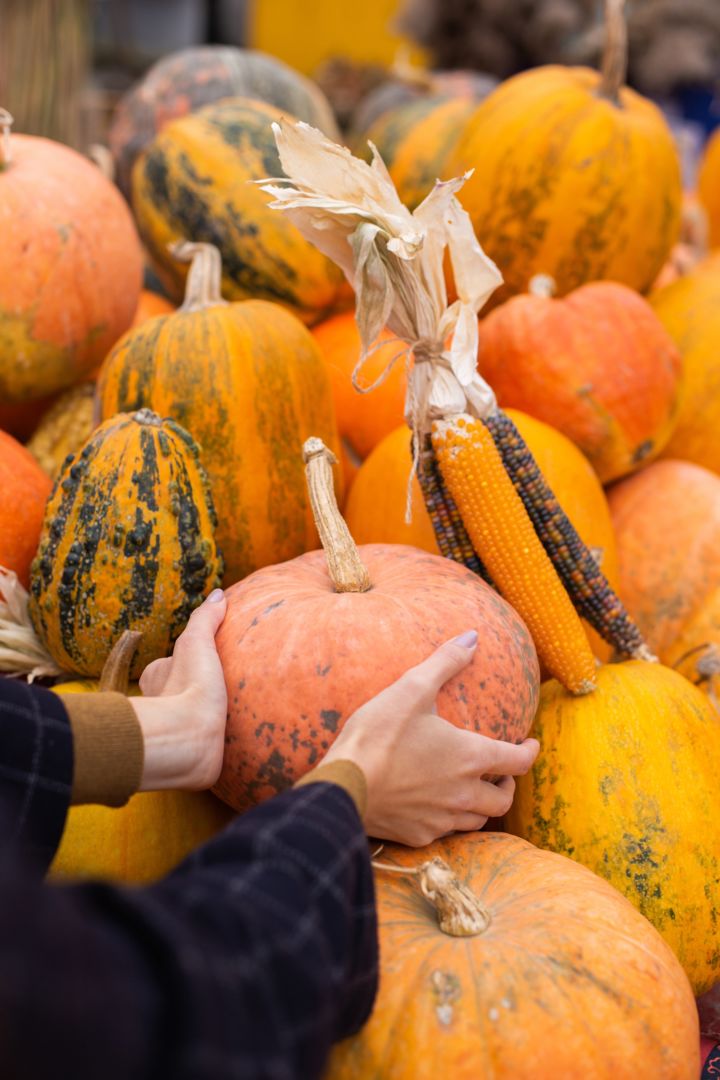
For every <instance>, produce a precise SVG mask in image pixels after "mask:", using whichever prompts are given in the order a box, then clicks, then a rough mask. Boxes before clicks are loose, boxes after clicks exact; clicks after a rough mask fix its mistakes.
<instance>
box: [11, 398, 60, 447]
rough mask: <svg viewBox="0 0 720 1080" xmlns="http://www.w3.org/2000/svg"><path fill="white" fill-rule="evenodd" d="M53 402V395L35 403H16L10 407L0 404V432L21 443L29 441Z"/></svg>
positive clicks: (39, 399)
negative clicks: (19, 440) (12, 436)
mask: <svg viewBox="0 0 720 1080" xmlns="http://www.w3.org/2000/svg"><path fill="white" fill-rule="evenodd" d="M54 401H55V395H54V394H51V395H50V396H49V397H43V398H37V400H36V401H16V402H13V404H12V405H6V404H5V403H4V402H0V431H7V432H8V434H9V435H14V436H15V438H16V439H21V440H22V441H23V442H24V441H25V440H26V439H29V438H30V436H31V435H32V433H33V432H34V431H35V429H36V428H37V426H38V424H39V423H40V421H41V420H42V418H43V416H44V415H45V413H46V412H47V411H48V409H49V408H50V406H51V405H52V403H53V402H54Z"/></svg>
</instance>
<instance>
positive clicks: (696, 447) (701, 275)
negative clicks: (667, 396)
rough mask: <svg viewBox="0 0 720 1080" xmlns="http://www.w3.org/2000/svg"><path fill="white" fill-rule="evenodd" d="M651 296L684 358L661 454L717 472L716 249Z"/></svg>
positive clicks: (719, 292)
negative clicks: (670, 429) (674, 410)
mask: <svg viewBox="0 0 720 1080" xmlns="http://www.w3.org/2000/svg"><path fill="white" fill-rule="evenodd" d="M651 299H652V305H653V308H654V310H655V313H656V315H657V316H658V317H659V319H660V321H661V322H662V324H663V325H664V327H665V329H666V330H667V331H668V333H669V334H670V336H671V337H672V338H673V340H674V341H675V344H676V345H677V347H678V349H679V350H680V354H681V356H682V358H683V379H682V385H681V389H680V401H679V407H678V413H677V423H676V424H675V428H674V430H673V432H672V434H671V435H670V439H669V441H668V442H667V444H666V446H665V449H664V450H663V452H662V456H663V457H666V458H672V459H677V458H680V459H682V460H684V461H693V462H695V464H696V465H703V466H704V467H705V468H706V469H712V471H713V472H715V473H720V438H718V430H720V252H717V253H716V254H714V255H711V256H710V257H709V258H708V259H705V260H704V261H703V262H701V263H699V264H698V265H697V267H696V268H695V270H693V271H692V273H690V274H687V275H686V276H685V277H684V278H681V279H680V280H679V281H676V282H674V284H672V285H668V286H667V288H665V289H661V290H660V291H659V292H657V293H655V294H654V295H653V296H652V298H651Z"/></svg>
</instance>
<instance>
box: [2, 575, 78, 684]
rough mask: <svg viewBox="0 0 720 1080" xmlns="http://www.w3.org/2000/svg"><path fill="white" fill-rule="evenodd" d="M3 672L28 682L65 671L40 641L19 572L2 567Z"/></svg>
mask: <svg viewBox="0 0 720 1080" xmlns="http://www.w3.org/2000/svg"><path fill="white" fill-rule="evenodd" d="M0 672H1V673H2V674H3V675H25V676H27V679H28V682H32V681H33V680H34V679H41V678H47V677H51V676H55V675H63V674H66V673H65V672H63V670H62V668H59V667H58V666H57V664H56V663H55V661H54V660H53V658H52V657H51V656H50V654H49V653H47V652H46V651H45V649H44V647H43V646H42V644H41V643H40V640H39V639H38V637H37V635H36V633H35V631H34V630H33V625H32V623H31V621H30V615H29V614H28V594H27V592H26V590H25V589H24V588H23V586H22V585H21V584H20V582H19V581H18V577H17V574H15V573H13V571H12V570H6V569H5V567H4V566H0Z"/></svg>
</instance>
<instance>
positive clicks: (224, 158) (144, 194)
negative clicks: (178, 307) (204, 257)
mask: <svg viewBox="0 0 720 1080" xmlns="http://www.w3.org/2000/svg"><path fill="white" fill-rule="evenodd" d="M282 115H283V114H282V113H281V112H280V111H279V110H278V109H275V108H273V107H272V106H271V105H265V104H263V103H262V102H259V101H251V100H250V99H245V98H233V99H231V100H228V101H225V102H222V103H220V104H218V105H209V106H207V107H206V108H204V109H200V110H199V111H198V112H195V113H191V114H190V115H189V116H185V117H182V118H181V119H180V120H174V121H173V122H172V123H170V124H168V125H167V126H166V127H165V128H163V130H162V132H161V133H160V134H159V135H158V136H157V138H155V139H154V140H153V142H152V143H150V144H149V146H148V147H147V149H146V150H145V151H144V153H143V154H142V156H141V157H140V158H139V159H138V161H137V163H136V165H135V168H134V170H133V180H132V204H133V209H134V211H135V216H136V219H137V223H138V228H139V230H140V234H141V236H142V238H143V240H144V241H145V244H146V246H147V249H148V252H149V254H150V256H151V258H152V260H153V263H154V265H155V268H156V270H157V273H158V276H159V278H160V280H161V281H162V282H163V284H164V286H165V287H166V288H167V290H168V292H169V293H170V295H172V296H175V297H176V298H177V299H178V300H179V299H180V298H181V297H182V292H183V282H184V280H185V276H186V269H187V268H186V267H184V266H182V265H180V264H178V263H177V261H176V260H174V259H173V258H172V256H171V255H170V253H169V251H168V245H169V244H170V243H172V242H175V241H178V240H183V239H185V240H192V241H194V242H203V243H210V244H214V245H215V246H217V247H218V248H219V249H220V252H221V254H222V261H223V295H224V296H225V297H226V298H227V299H228V300H246V299H250V298H254V299H261V300H274V301H276V302H277V303H279V304H284V305H285V306H286V307H288V308H289V309H290V310H291V311H293V312H294V313H295V314H296V315H298V316H300V317H301V318H302V319H303V320H304V321H305V322H309V323H313V322H317V321H318V319H320V318H322V316H323V315H325V314H327V313H328V312H329V311H330V310H331V309H332V307H333V306H334V304H335V303H336V300H337V297H338V292H339V289H340V285H341V283H342V281H343V278H342V275H341V273H340V271H339V270H338V268H337V267H336V266H335V265H334V264H333V263H331V262H330V260H329V259H327V258H326V257H325V256H324V255H321V254H320V252H319V251H318V250H317V248H315V247H313V245H312V244H310V243H308V241H307V240H305V239H304V238H303V237H302V236H301V235H300V232H299V231H298V229H296V228H295V226H294V225H292V224H291V223H290V221H289V220H288V219H287V217H286V215H285V214H280V213H278V212H277V211H276V210H271V209H270V208H269V206H268V202H270V197H269V196H268V195H266V194H265V193H264V192H262V191H261V190H260V188H259V187H258V186H257V185H255V184H252V183H250V182H249V181H252V180H259V179H264V178H267V177H277V176H282V175H283V174H282V168H281V166H280V159H279V157H278V152H277V147H276V146H275V139H274V136H273V132H272V127H271V124H272V122H273V121H274V120H279V119H280V118H281V116H282ZM285 115H287V114H285Z"/></svg>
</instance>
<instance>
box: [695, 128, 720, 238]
mask: <svg viewBox="0 0 720 1080" xmlns="http://www.w3.org/2000/svg"><path fill="white" fill-rule="evenodd" d="M697 186H698V197H699V199H700V202H701V204H702V205H703V206H704V208H705V211H706V213H707V217H708V225H709V227H710V228H709V236H708V239H709V241H710V247H713V248H716V247H720V132H719V131H716V132H714V133H713V134H712V135H711V136H710V139H709V141H708V143H707V145H706V147H705V152H704V154H703V157H702V161H701V162H700V170H699V172H698V181H697Z"/></svg>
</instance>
